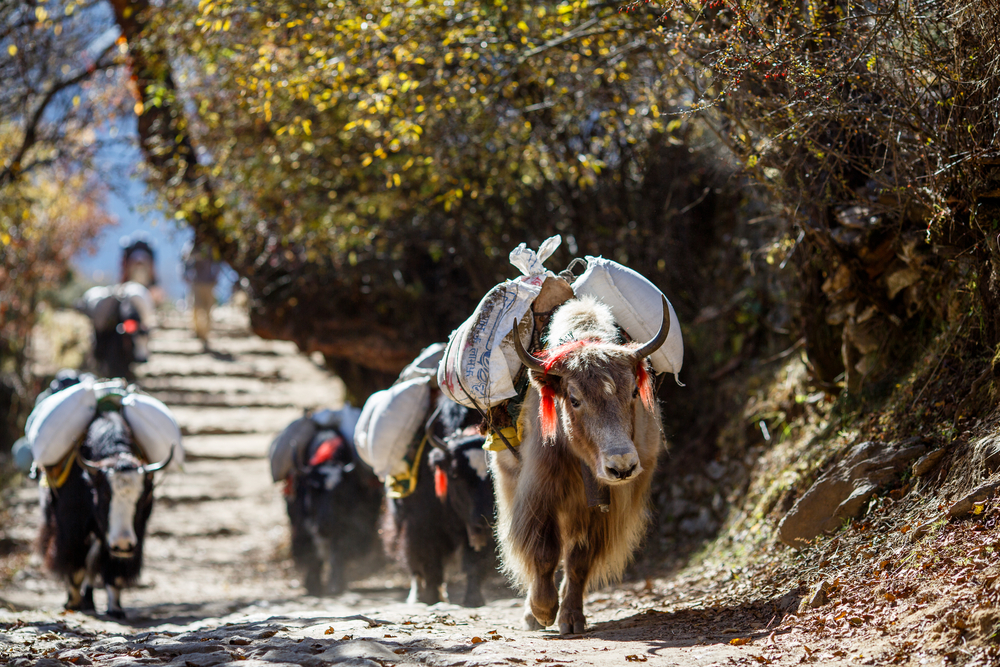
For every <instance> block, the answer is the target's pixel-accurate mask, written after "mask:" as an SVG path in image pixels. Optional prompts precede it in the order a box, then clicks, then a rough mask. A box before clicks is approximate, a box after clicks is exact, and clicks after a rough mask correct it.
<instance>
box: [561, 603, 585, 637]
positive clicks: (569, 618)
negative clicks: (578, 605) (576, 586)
mask: <svg viewBox="0 0 1000 667" xmlns="http://www.w3.org/2000/svg"><path fill="white" fill-rule="evenodd" d="M586 629H587V618H586V617H585V616H584V615H583V610H582V609H564V610H563V612H562V613H560V614H559V634H561V635H581V634H583V632H584V631H585V630H586Z"/></svg>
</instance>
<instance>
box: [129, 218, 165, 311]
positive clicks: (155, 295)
mask: <svg viewBox="0 0 1000 667" xmlns="http://www.w3.org/2000/svg"><path fill="white" fill-rule="evenodd" d="M118 243H119V244H120V245H121V248H122V283H128V282H133V283H139V284H140V285H142V286H143V287H145V288H146V289H148V290H149V294H150V297H151V298H152V299H153V303H154V304H156V305H159V304H161V303H163V298H164V294H163V289H162V288H160V285H159V281H158V280H157V279H156V253H155V252H154V251H153V243H152V241H150V240H149V236H148V235H146V233H145V232H136V233H135V234H132V235H131V236H123V237H122V238H121V239H120V240H119V241H118Z"/></svg>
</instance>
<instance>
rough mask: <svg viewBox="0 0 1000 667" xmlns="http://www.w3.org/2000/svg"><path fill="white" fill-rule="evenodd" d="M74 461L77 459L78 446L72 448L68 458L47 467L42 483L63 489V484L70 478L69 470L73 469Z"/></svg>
mask: <svg viewBox="0 0 1000 667" xmlns="http://www.w3.org/2000/svg"><path fill="white" fill-rule="evenodd" d="M74 461H76V447H74V448H73V449H71V450H70V452H69V454H67V455H66V458H64V459H63V460H62V461H60V462H59V463H57V464H55V465H54V466H46V467H45V476H44V477H42V485H43V486H47V487H49V488H52V489H61V488H62V485H63V484H65V483H66V480H67V479H69V471H70V470H72V469H73V462H74ZM53 478H54V479H53Z"/></svg>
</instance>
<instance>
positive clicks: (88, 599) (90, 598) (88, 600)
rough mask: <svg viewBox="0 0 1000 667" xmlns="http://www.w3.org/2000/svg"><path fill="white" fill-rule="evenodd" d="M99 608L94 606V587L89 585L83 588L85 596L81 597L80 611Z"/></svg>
mask: <svg viewBox="0 0 1000 667" xmlns="http://www.w3.org/2000/svg"><path fill="white" fill-rule="evenodd" d="M96 609H97V608H96V607H95V606H94V589H93V588H91V587H90V586H87V587H86V588H84V589H83V597H82V598H81V599H80V606H79V610H80V611H95V610H96Z"/></svg>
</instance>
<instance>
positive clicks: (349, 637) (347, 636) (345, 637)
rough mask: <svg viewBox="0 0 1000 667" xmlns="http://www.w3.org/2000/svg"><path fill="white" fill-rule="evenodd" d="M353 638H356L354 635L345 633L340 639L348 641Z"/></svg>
mask: <svg viewBox="0 0 1000 667" xmlns="http://www.w3.org/2000/svg"><path fill="white" fill-rule="evenodd" d="M351 639H354V635H344V636H343V637H341V638H340V641H342V642H346V641H348V640H351Z"/></svg>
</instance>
